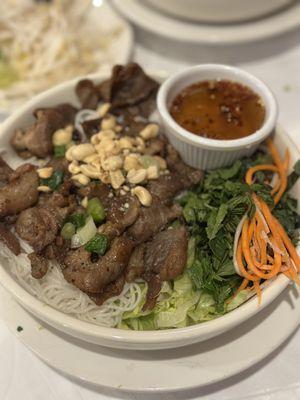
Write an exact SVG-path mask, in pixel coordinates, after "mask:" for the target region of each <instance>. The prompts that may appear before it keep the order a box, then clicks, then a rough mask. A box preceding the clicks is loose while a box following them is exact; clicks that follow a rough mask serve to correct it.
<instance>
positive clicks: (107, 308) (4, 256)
mask: <svg viewBox="0 0 300 400" xmlns="http://www.w3.org/2000/svg"><path fill="white" fill-rule="evenodd" d="M0 261H1V262H2V261H4V263H3V264H4V265H5V266H6V268H7V269H8V270H9V272H10V273H11V274H12V275H13V276H14V277H15V278H16V279H17V280H18V282H19V283H20V284H21V286H22V287H23V288H24V289H25V290H26V291H27V292H29V293H31V294H32V295H34V296H35V297H37V298H38V299H39V300H41V301H42V302H44V303H46V304H48V305H49V306H51V307H53V308H55V309H57V310H59V311H62V312H64V313H66V314H70V315H72V316H74V317H76V318H78V319H80V320H84V321H88V322H91V323H93V324H96V325H102V326H107V327H114V326H116V325H117V324H118V323H119V322H120V321H121V319H122V315H123V313H124V312H125V311H132V310H134V309H135V308H136V306H137V305H138V304H139V302H140V301H141V298H142V292H141V288H140V286H139V284H137V283H130V284H129V283H126V284H125V285H124V288H123V291H122V293H121V294H120V295H119V296H114V297H111V298H109V299H108V300H106V301H105V303H104V304H103V305H101V306H97V305H96V304H95V303H94V302H93V301H92V300H91V299H90V298H89V297H88V295H87V294H85V293H83V292H82V291H81V290H79V289H78V288H76V287H75V286H72V285H70V284H69V283H68V282H67V281H66V280H65V279H64V277H63V274H62V272H61V271H60V268H59V266H58V265H57V264H56V263H55V262H53V263H52V265H51V267H50V268H49V271H48V273H47V274H46V276H45V277H44V278H42V279H40V280H38V279H35V278H33V277H32V276H31V265H30V261H29V259H28V257H27V255H26V254H25V253H22V254H20V255H19V256H15V255H14V254H13V253H12V252H11V251H10V250H9V249H8V248H7V247H5V246H1V248H0Z"/></svg>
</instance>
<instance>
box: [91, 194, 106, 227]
mask: <svg viewBox="0 0 300 400" xmlns="http://www.w3.org/2000/svg"><path fill="white" fill-rule="evenodd" d="M87 212H88V213H89V214H90V215H91V216H92V217H93V220H94V221H95V222H96V223H99V222H102V221H103V220H104V219H105V210H104V207H103V205H102V203H101V201H100V200H99V199H98V198H97V197H93V198H92V199H90V200H89V201H88V205H87Z"/></svg>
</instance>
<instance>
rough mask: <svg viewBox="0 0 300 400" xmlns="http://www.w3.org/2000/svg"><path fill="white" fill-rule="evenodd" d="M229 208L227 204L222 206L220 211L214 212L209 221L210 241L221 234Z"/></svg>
mask: <svg viewBox="0 0 300 400" xmlns="http://www.w3.org/2000/svg"><path fill="white" fill-rule="evenodd" d="M227 210H228V207H227V205H226V204H221V205H220V207H219V209H218V211H214V210H213V211H212V212H211V213H210V216H209V218H208V221H207V228H206V232H207V237H208V239H209V240H212V239H214V238H215V236H216V234H217V233H218V232H219V230H220V228H221V226H222V222H223V221H224V218H225V216H226V214H227Z"/></svg>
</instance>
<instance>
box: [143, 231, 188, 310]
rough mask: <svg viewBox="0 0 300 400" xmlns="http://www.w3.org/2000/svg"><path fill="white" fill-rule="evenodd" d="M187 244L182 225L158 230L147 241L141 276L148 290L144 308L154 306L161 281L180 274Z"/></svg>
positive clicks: (185, 232) (184, 263)
mask: <svg viewBox="0 0 300 400" xmlns="http://www.w3.org/2000/svg"><path fill="white" fill-rule="evenodd" d="M187 246H188V239H187V231H186V228H185V227H183V226H181V227H179V228H175V229H167V230H165V231H163V232H160V233H158V234H157V235H156V236H155V237H154V239H153V240H152V241H151V242H150V243H147V248H146V252H145V257H144V262H145V271H146V272H145V273H144V274H143V278H144V279H145V281H146V282H147V283H148V291H147V298H146V303H145V305H144V307H143V309H144V310H146V309H152V308H153V307H154V306H155V303H156V298H157V296H158V295H159V292H160V289H161V282H162V281H168V280H170V279H175V278H177V277H178V276H180V275H181V274H182V272H183V270H184V268H185V266H186V261H187Z"/></svg>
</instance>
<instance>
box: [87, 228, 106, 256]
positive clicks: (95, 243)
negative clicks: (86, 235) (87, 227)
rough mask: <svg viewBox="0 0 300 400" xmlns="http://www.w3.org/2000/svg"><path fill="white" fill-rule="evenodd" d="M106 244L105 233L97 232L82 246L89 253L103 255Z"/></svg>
mask: <svg viewBox="0 0 300 400" xmlns="http://www.w3.org/2000/svg"><path fill="white" fill-rule="evenodd" d="M107 245H108V238H107V236H106V235H103V234H101V233H97V234H96V235H95V236H94V237H93V238H92V239H91V240H89V241H88V242H87V244H86V245H85V246H84V248H85V250H87V251H89V252H91V253H97V254H100V255H101V256H103V254H105V252H106V249H107Z"/></svg>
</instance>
